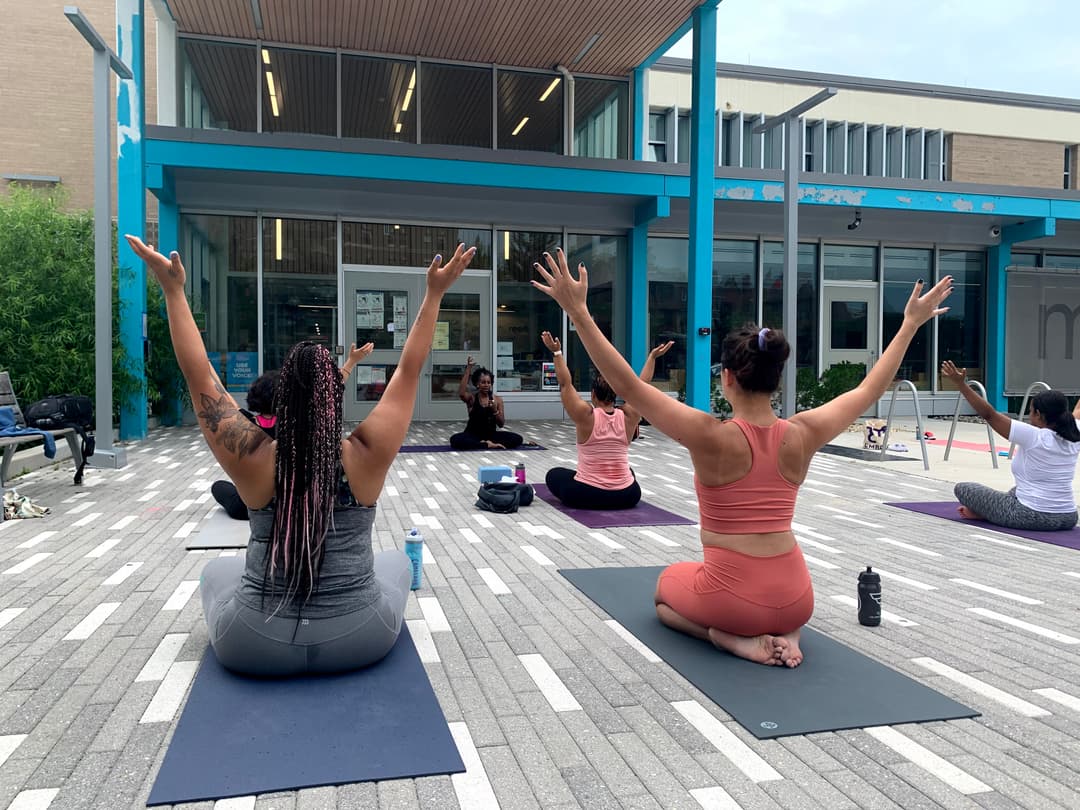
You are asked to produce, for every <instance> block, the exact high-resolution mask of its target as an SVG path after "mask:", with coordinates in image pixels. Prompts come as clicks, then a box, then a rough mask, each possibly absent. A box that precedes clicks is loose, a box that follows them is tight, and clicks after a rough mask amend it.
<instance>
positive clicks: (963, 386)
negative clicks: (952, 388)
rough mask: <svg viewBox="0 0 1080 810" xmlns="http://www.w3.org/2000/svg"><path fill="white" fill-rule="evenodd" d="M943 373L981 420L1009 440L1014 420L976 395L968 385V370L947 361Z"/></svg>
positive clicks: (942, 365) (943, 365)
mask: <svg viewBox="0 0 1080 810" xmlns="http://www.w3.org/2000/svg"><path fill="white" fill-rule="evenodd" d="M941 373H942V374H944V375H945V376H946V377H948V378H949V379H950V380H952V381H953V382H954V383H956V387H957V388H958V389H959V390H960V393H961V394H962V395H963V397H964V399H966V400H967V401H968V405H970V406H971V407H972V408H973V409H974V410H975V414H976V415H977V416H978V417H979V418H981V419H983V420H985V421H986V423H987V424H988V425H990V427H992V428H993V429H994V432H995V433H997V434H998V435H999V436H1003V437H1004V438H1006V439H1007V438H1009V431H1010V430H1011V429H1012V420H1011V419H1010V418H1009V417H1008V416H1006V415H1005V414H1003V413H1000V412H999V411H997V410H995V409H994V406H993V405H991V404H990V403H989V402H987V401H986V400H985V399H983V398H982V397H980V396H979V395H978V394H977V393H975V389H974V388H972V387H971V386H970V385H968V384H967V369H966V368H957V367H956V364H955V363H953V361H952V360H946V361H945V362H943V363H942V364H941Z"/></svg>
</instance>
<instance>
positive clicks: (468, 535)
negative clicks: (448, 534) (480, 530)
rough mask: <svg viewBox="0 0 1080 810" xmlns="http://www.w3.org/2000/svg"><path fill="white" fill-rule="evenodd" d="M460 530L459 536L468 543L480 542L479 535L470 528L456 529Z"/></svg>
mask: <svg viewBox="0 0 1080 810" xmlns="http://www.w3.org/2000/svg"><path fill="white" fill-rule="evenodd" d="M458 531H459V532H461V536H462V537H464V538H465V539H466V540H468V541H469V542H470V543H482V542H484V541H483V540H481V539H480V535H478V534H477V533H476V532H474V531H473V530H472V529H458Z"/></svg>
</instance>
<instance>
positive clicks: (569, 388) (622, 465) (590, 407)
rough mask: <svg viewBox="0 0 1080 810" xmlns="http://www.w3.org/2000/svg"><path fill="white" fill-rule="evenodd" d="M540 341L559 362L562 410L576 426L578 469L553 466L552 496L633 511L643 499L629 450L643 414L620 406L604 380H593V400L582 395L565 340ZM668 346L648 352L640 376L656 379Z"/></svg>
mask: <svg viewBox="0 0 1080 810" xmlns="http://www.w3.org/2000/svg"><path fill="white" fill-rule="evenodd" d="M540 338H541V340H543V341H544V345H545V346H546V347H547V349H548V351H550V352H551V353H552V355H553V356H554V358H555V376H556V377H557V378H558V380H559V392H560V395H561V397H562V402H563V407H564V408H565V409H566V413H567V414H568V415H569V416H570V418H571V419H572V420H573V422H574V426H575V427H576V428H577V451H578V468H577V470H576V471H575V470H571V469H570V468H569V467H553V468H552V469H550V470H548V472H547V476H546V477H545V481H544V483H546V484H547V488H548V489H549V490H551V493H552V494H553V495H554V496H555V497H556V498H558V499H559V500H560V501H562V502H563V503H564V504H566V505H567V506H569V507H572V508H574V509H632V508H633V507H634V506H636V505H637V502H638V501H640V500H641V487H640V486H638V482H637V479H636V478H635V477H634V471H633V470H631V469H630V459H629V457H628V455H627V448H628V447H629V445H630V442H631V441H632V440H633V436H634V431H635V430H637V426H638V423H639V422H640V421H641V416H640V415H639V414H638V412H637V411H636V410H634V409H633V408H627V407H623V408H618V407H616V406H615V392H614V391H613V390H611V386H610V385H608V384H607V381H606V380H604V378H603V377H601V376H600V375H597V376H596V377H595V378H594V379H593V385H592V396H591V400H590V402H586V401H585V400H584V399H582V398H581V397H580V396H578V393H577V390H576V388H575V386H574V380H573V378H572V377H571V375H570V369H569V368H568V367H567V365H566V359H565V358H564V357H563V353H562V342H561V341H560V340H559V338H557V337H552V335H551V333H550V332H543V333H542V334H541V335H540ZM672 345H673V344H672V343H670V342H668V343H664V344H661V345H660V346H657V347H656V348H655V349H653V350H652V351H651V352H649V358H648V360H646V361H645V366H644V367H643V368H642V369H641V378H642V379H643V380H645V381H646V382H648V381H649V380H651V379H652V375H653V370H654V368H655V365H656V358H657V357H661V356H662V355H664V354H667V351H668V349H670V348H671V346H672Z"/></svg>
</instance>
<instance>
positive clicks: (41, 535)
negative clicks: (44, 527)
mask: <svg viewBox="0 0 1080 810" xmlns="http://www.w3.org/2000/svg"><path fill="white" fill-rule="evenodd" d="M13 522H14V521H13ZM54 534H56V532H38V533H37V534H35V535H34V536H33V537H31V538H30V539H29V540H27V541H26V542H25V543H19V545H17V546H15V548H33V547H34V546H36V545H37V544H38V543H44V542H45V541H46V540H48V539H49V538H50V537H52V536H53V535H54Z"/></svg>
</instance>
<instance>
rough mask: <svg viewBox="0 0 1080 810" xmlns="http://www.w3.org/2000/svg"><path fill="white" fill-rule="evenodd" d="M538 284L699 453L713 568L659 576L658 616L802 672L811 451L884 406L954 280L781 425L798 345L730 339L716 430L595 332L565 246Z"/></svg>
mask: <svg viewBox="0 0 1080 810" xmlns="http://www.w3.org/2000/svg"><path fill="white" fill-rule="evenodd" d="M544 260H545V263H546V265H547V266H546V267H544V266H542V265H540V264H539V263H537V264H536V265H535V268H536V270H537V272H538V273H539V275H540V276H541V277H542V278H543V280H544V282H545V283H541V282H538V281H533V282H532V283H533V286H535V287H536V288H537V289H539V290H542V291H543V292H545V293H547V294H548V295H550V296H551V297H552V298H554V299H555V300H556V301H557V302H558V303H559V305H560V306H561V307H562V308H563V309H564V310H565V311H566V314H567V315H569V316H570V318H571V319H572V320H573V322H574V325H575V327H576V328H577V333H578V337H580V338H581V342H582V343H583V344H584V346H585V349H586V351H588V353H589V357H591V358H592V361H593V363H594V364H595V365H596V368H597V369H598V370H599V371H600V373H601V374H603V375H604V377H605V378H606V379H607V380H608V381H609V382H610V384H611V386H612V387H613V388H615V389H616V390H617V391H619V393H620V394H621V395H622V396H623V397H624V398H625V399H626V402H627V403H628V404H629V405H631V406H632V407H633V408H634V409H635V410H636V411H637V412H638V413H640V414H641V415H642V416H643V417H644V418H646V419H648V420H649V422H651V423H652V424H653V425H654V426H655V427H656V428H657V429H659V430H661V431H663V432H664V433H666V434H667V435H668V436H670V437H671V438H673V439H675V441H677V442H679V443H680V444H682V445H684V446H685V447H686V449H687V450H689V451H690V460H691V462H692V464H693V465H694V487H695V489H696V490H697V495H698V506H699V509H700V514H701V543H702V546H703V551H704V557H705V559H704V562H700V563H698V562H680V563H675V564H674V565H671V566H669V567H668V568H666V569H665V570H664V571H663V573H661V574H660V579H659V581H658V582H657V586H656V596H655V601H656V612H657V615H658V616H659V617H660V620H661V621H662V622H663V623H664V624H666V625H668V626H669V627H672V628H674V629H676V630H679V631H681V632H684V633H688V634H690V635H692V636H696V637H697V638H700V639H702V640H708V641H711V642H712V643H713V644H714V645H716V646H717V647H719V648H720V649H722V650H726V651H728V652H729V653H732V654H733V655H738V656H740V657H742V658H747V659H750V660H751V661H756V662H758V663H761V664H767V665H769V666H787V667H797V666H798V665H799V664H800V663H802V660H803V655H802V651H801V650H800V649H799V634H800V631H801V629H802V626H803V625H804V624H806V622H807V621H808V620H809V618H810V615H811V614H812V613H813V611H814V591H813V586H812V585H811V583H810V573H809V572H808V571H807V569H806V562H805V561H804V560H803V556H802V551H801V550H800V549H799V545H798V543H797V542H796V541H795V535H794V534H792V532H791V518H792V516H793V515H794V513H795V496H796V495H797V493H798V490H799V486H800V484H802V481H803V479H804V478H805V476H806V471H807V468H808V467H809V466H810V459H811V458H812V457H813V455H814V453H815V452H816V451H817V450H818V449H819V448H820V447H822V446H823V445H825V444H826V443H827V442H829V441H830V440H831V439H832V438H833V437H835V436H836V435H838V434H839V433H841V432H842V431H843V430H845V429H846V428H847V427H848V425H850V424H851V423H852V422H853V421H855V419H857V418H858V417H859V416H860V415H861V414H862V413H864V412H865V411H866V410H867V409H868V408H869V407H870V406H871V405H872V404H873V403H874V402H876V401H877V400H878V399H879V398H880V397H881V396H882V395H883V394H884V393H885V390H886V389H887V388H888V386H889V383H891V382H892V380H893V377H894V376H895V375H896V371H897V369H898V368H899V366H900V361H901V360H902V359H903V357H904V354H905V352H906V351H907V347H908V345H909V344H910V343H911V340H912V338H913V337H914V336H915V334H916V332H917V331H918V330H919V328H920V327H921V326H922V325H923V324H924V323H926V322H927V321H929V320H930V319H932V318H934V317H936V316H937V315H940V314H941V313H943V312H946V311H947V310H948V308H947V307H942V306H941V303H942V302H943V301H944V300H945V298H946V297H948V295H949V294H950V293H951V292H952V277H951V276H946V277H945V278H943V279H942V280H941V281H940V282H938V283H937V284H936V285H935V286H934V287H933V288H931V289H930V290H929V291H928V292H926V293H923V282H922V281H921V280H920V281H918V282H917V283H916V284H915V288H914V289H913V290H912V293H911V297H910V298H909V299H908V302H907V306H906V307H905V309H904V321H903V324H901V326H900V329H899V331H898V332H897V333H896V337H894V338H893V340H892V342H891V343H889V346H888V348H886V349H885V351H884V352H882V355H881V359H880V360H878V362H877V363H876V364H875V365H874V367H873V368H872V369H871V370H870V372H869V373H868V374H867V376H866V378H865V379H864V380H863V381H862V382H861V383H860V384H859V386H858V387H857V388H855V389H854V390H852V391H848V392H847V393H846V394H842V395H841V396H839V397H837V398H836V399H834V400H832V401H830V402H827V403H826V404H825V405H822V406H821V407H819V408H814V409H813V410H809V411H803V412H802V413H798V414H796V415H795V416H793V417H792V418H791V419H790V420H784V419H777V418H776V414H775V413H774V412H773V408H772V402H771V396H772V394H773V393H774V392H775V391H776V390H777V388H778V387H779V385H780V378H781V375H782V372H783V368H784V362H785V361H786V360H787V358H788V353H789V351H790V348H789V346H788V342H787V339H786V338H785V337H784V335H783V333H782V332H779V331H777V330H774V329H769V328H767V327H766V328H758V327H757V326H751V325H747V326H745V327H743V328H741V329H736V330H734V331H732V332H731V333H730V334H728V336H727V337H726V338H725V339H724V343H723V349H722V358H721V359H722V365H723V370H722V371H721V382H722V383H723V387H724V396H725V397H726V398H727V400H728V402H730V403H731V406H732V411H733V413H734V418H733V419H731V420H729V421H727V422H719V421H717V420H716V419H715V418H713V417H712V416H710V415H709V414H707V413H704V412H702V411H699V410H696V409H694V408H691V407H689V406H687V405H685V404H683V403H680V402H678V401H676V400H673V399H671V398H670V397H668V396H666V395H665V394H663V393H662V392H661V391H658V390H657V389H655V388H653V387H652V386H651V385H648V384H646V383H644V382H642V381H641V380H640V379H638V377H637V375H635V374H634V371H633V369H631V368H630V366H629V365H628V364H627V363H626V361H625V360H624V359H623V358H622V355H620V354H619V352H618V350H616V349H615V347H614V346H612V345H611V343H609V342H608V340H607V338H605V337H604V335H603V333H602V332H601V331H600V329H599V328H598V327H597V326H596V323H595V322H594V321H593V319H592V316H591V315H590V314H589V310H588V307H587V306H586V303H585V297H586V292H587V289H588V272H587V271H586V269H585V265H583V264H579V265H578V275H579V278H578V279H577V280H575V279H574V277H573V276H572V275H571V274H570V269H569V266H568V265H567V261H566V256H565V254H563V252H562V250H561V249H560V250H558V251H557V255H556V256H554V257H553V256H551V255H550V254H547V253H545V254H544Z"/></svg>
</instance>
